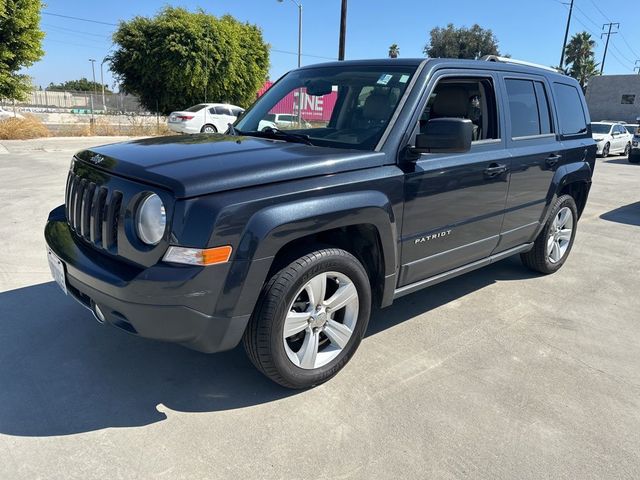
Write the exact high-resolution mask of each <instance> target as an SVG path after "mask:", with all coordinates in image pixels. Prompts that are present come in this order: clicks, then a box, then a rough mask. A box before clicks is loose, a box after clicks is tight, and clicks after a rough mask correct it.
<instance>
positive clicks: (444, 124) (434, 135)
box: [410, 118, 473, 154]
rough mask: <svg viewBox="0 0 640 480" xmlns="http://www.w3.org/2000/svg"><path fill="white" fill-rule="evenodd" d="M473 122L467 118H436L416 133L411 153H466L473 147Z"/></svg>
mask: <svg viewBox="0 0 640 480" xmlns="http://www.w3.org/2000/svg"><path fill="white" fill-rule="evenodd" d="M472 139H473V123H472V122H471V120H468V119H466V118H434V119H432V120H429V122H427V126H426V128H425V129H424V133H419V134H418V135H416V144H415V146H414V147H411V149H410V150H411V153H413V154H421V153H464V152H468V151H469V150H470V149H471V141H472Z"/></svg>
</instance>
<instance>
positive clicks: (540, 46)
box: [26, 0, 640, 87]
mask: <svg viewBox="0 0 640 480" xmlns="http://www.w3.org/2000/svg"><path fill="white" fill-rule="evenodd" d="M302 3H303V12H304V16H303V44H302V47H303V54H306V56H303V64H311V63H318V62H322V61H325V60H324V58H318V57H326V58H327V59H331V58H335V57H337V51H338V28H339V19H340V0H302ZM606 3H609V5H610V4H611V3H610V2H605V1H603V0H575V5H576V8H575V9H574V20H573V22H572V25H571V32H577V31H582V30H585V29H586V30H588V31H590V32H591V33H592V35H593V36H594V37H595V39H596V41H597V42H598V48H597V50H596V60H597V61H598V62H601V61H602V52H603V49H604V39H602V40H600V38H599V36H600V35H599V34H600V32H601V29H602V24H603V23H607V22H609V21H613V22H620V33H619V34H617V35H614V36H612V39H611V45H610V49H609V54H608V55H607V61H606V64H605V74H622V73H632V72H633V66H634V62H635V60H637V59H640V28H638V26H637V21H638V19H637V16H636V15H633V13H634V12H633V11H632V10H633V9H632V7H630V5H632V3H629V2H621V3H620V4H619V5H621V6H623V8H615V9H612V8H607V7H606V5H605V4H606ZM46 4H47V6H46V7H45V9H44V11H43V12H44V14H43V16H42V28H43V30H44V31H45V32H46V34H47V36H46V39H45V41H44V48H45V51H46V55H45V57H44V58H43V59H42V60H41V61H40V62H38V63H37V64H35V65H34V66H33V67H31V68H29V69H28V70H27V71H26V73H28V74H29V75H31V76H32V77H34V83H35V84H36V85H41V86H42V87H45V86H47V85H48V84H49V83H50V82H56V83H57V82H61V81H65V80H71V79H77V78H80V77H82V76H85V77H87V78H91V65H90V63H89V61H88V59H89V58H95V59H96V60H97V64H96V67H97V68H96V78H97V80H98V81H99V76H100V69H99V64H100V62H101V61H102V59H103V58H104V57H105V56H106V55H107V53H108V51H109V49H110V47H111V40H110V34H111V33H112V32H113V30H114V28H115V27H113V26H110V25H103V24H99V23H90V22H84V21H78V20H72V19H68V18H62V17H57V16H53V15H49V14H59V15H67V16H74V17H82V18H87V19H93V20H97V21H100V22H105V23H112V24H116V23H118V21H120V20H126V19H129V18H131V17H133V16H135V15H146V16H149V15H153V14H154V13H156V12H157V11H158V10H159V9H161V8H162V6H163V5H166V4H170V5H174V6H184V7H187V8H189V9H195V8H197V7H201V8H203V9H204V10H206V11H207V12H209V13H212V14H214V15H223V14H225V13H229V14H231V15H233V16H234V17H236V18H238V19H240V20H243V21H248V22H251V23H255V24H257V25H259V26H260V27H261V28H262V30H263V34H264V38H265V40H266V41H267V42H268V43H270V44H271V46H272V48H273V49H274V50H273V51H272V53H271V78H272V79H276V78H278V77H279V76H280V75H282V74H283V73H285V72H286V71H288V70H290V69H292V68H295V66H296V55H295V51H296V49H297V7H296V6H295V5H294V4H293V3H292V2H291V1H290V0H284V2H283V3H279V2H278V1H277V0H208V1H207V0H203V1H200V2H187V1H168V2H157V1H151V0H128V1H123V0H110V1H106V2H97V1H87V0H47V2H46ZM636 13H637V12H636ZM566 18H567V7H566V6H565V5H563V3H562V1H561V0H534V1H524V0H483V1H482V2H478V1H477V0H455V1H451V0H450V1H444V2H443V1H436V0H395V1H393V2H386V1H385V2H382V1H379V0H349V12H348V26H347V49H346V56H347V59H357V58H375V57H383V56H386V55H387V50H388V47H389V45H390V44H392V43H397V44H398V45H399V46H400V54H401V56H402V57H421V56H423V54H422V50H423V48H424V45H425V43H426V42H427V41H428V37H429V35H428V34H429V31H430V30H431V29H432V28H433V27H436V26H445V25H446V24H447V23H453V24H455V25H456V26H460V25H466V26H470V25H472V24H473V23H478V24H480V25H481V26H483V27H485V28H491V29H492V30H493V31H494V33H495V35H496V36H497V38H498V40H499V43H500V48H501V50H502V52H504V53H509V54H511V55H512V56H513V57H514V58H518V59H523V60H528V61H532V62H537V63H542V64H545V65H557V64H558V62H559V59H560V58H559V57H560V49H561V46H562V39H563V36H564V29H565V25H566V24H565V22H566ZM286 52H291V53H286ZM639 65H640V64H639ZM112 82H113V80H112V78H111V75H110V73H109V72H107V69H106V65H105V83H109V84H112Z"/></svg>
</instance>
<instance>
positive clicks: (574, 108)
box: [553, 83, 587, 135]
mask: <svg viewBox="0 0 640 480" xmlns="http://www.w3.org/2000/svg"><path fill="white" fill-rule="evenodd" d="M553 91H554V93H555V99H556V106H557V108H558V118H559V119H560V131H561V133H562V134H563V135H578V134H581V133H586V132H587V120H586V117H585V114H584V109H583V108H582V101H581V97H580V92H578V89H577V88H575V87H574V86H572V85H566V84H564V83H554V84H553Z"/></svg>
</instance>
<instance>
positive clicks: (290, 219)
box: [216, 190, 398, 316]
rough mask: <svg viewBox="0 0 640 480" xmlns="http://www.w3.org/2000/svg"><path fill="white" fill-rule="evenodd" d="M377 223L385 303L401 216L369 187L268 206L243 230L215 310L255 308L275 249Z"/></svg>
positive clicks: (248, 310) (388, 299)
mask: <svg viewBox="0 0 640 480" xmlns="http://www.w3.org/2000/svg"><path fill="white" fill-rule="evenodd" d="M355 225H372V226H373V227H374V228H375V230H376V231H377V234H378V238H379V241H380V245H381V249H382V251H381V255H382V260H383V261H382V266H383V269H384V272H383V274H384V278H385V285H384V293H383V300H382V302H383V304H389V303H390V302H391V300H392V298H393V290H394V288H395V276H396V266H397V264H398V239H397V226H396V218H395V214H394V211H393V208H392V203H391V201H390V200H389V198H387V196H386V195H385V194H384V193H382V192H379V191H371V190H364V191H358V192H349V193H342V194H336V195H327V196H318V197H311V198H308V199H305V200H297V201H293V202H288V203H281V204H278V205H273V206H269V207H265V208H263V209H261V210H259V211H258V212H256V213H255V214H254V215H253V216H252V217H251V219H250V220H249V222H247V225H246V227H245V229H244V232H243V233H242V236H241V239H240V242H239V244H238V247H237V249H236V252H235V254H234V262H233V264H232V267H231V270H230V272H229V275H228V277H227V282H226V285H225V289H224V290H225V294H224V295H221V299H220V301H221V302H224V304H218V306H217V308H216V311H217V312H219V313H223V314H226V315H231V316H240V315H245V314H247V313H251V312H252V311H253V308H254V305H255V303H256V301H257V299H258V295H259V294H260V291H261V289H262V286H263V285H264V282H265V281H266V280H267V275H268V273H269V270H270V268H271V265H272V263H273V259H274V257H275V256H276V254H277V253H278V252H279V251H280V250H281V249H282V248H283V247H284V246H285V245H287V244H288V243H290V242H292V241H294V240H297V239H300V238H302V237H306V236H309V235H313V234H316V233H321V232H323V231H326V230H331V229H335V228H340V227H347V226H355Z"/></svg>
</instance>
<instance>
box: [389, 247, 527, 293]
mask: <svg viewBox="0 0 640 480" xmlns="http://www.w3.org/2000/svg"><path fill="white" fill-rule="evenodd" d="M532 248H533V243H526V244H524V245H520V246H519V247H515V248H511V249H509V250H505V251H504V252H500V253H496V254H495V255H491V256H490V257H487V258H483V259H482V260H478V261H476V262H473V263H469V264H467V265H463V266H462V267H458V268H454V269H453V270H449V271H448V272H443V273H439V274H438V275H434V276H433V277H429V278H425V279H424V280H420V281H419V282H415V283H411V284H409V285H405V286H404V287H400V288H396V291H395V292H394V293H393V298H394V300H395V299H396V298H400V297H404V296H405V295H409V294H410V293H413V292H417V291H418V290H422V289H423V288H426V287H430V286H432V285H436V284H438V283H440V282H444V281H445V280H449V279H451V278H455V277H457V276H459V275H463V274H465V273H467V272H471V271H473V270H477V269H478V268H482V267H486V266H487V265H490V264H492V263H495V262H498V261H500V260H504V259H505V258H507V257H510V256H512V255H515V254H516V253H523V252H528V251H529V250H531V249H532Z"/></svg>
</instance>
